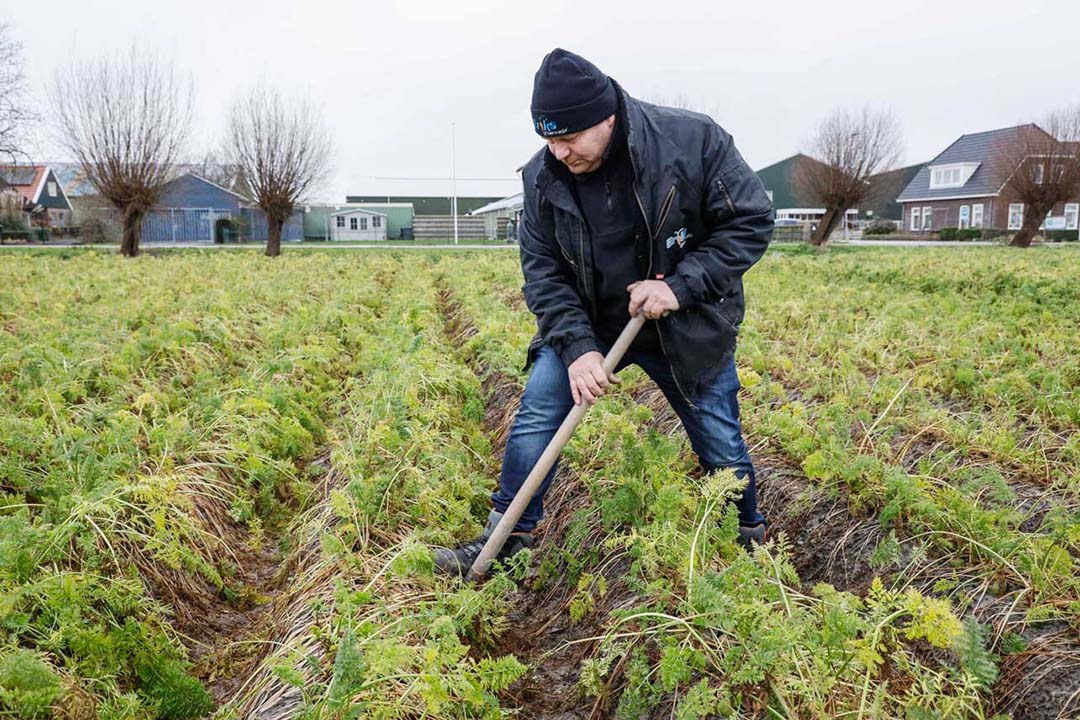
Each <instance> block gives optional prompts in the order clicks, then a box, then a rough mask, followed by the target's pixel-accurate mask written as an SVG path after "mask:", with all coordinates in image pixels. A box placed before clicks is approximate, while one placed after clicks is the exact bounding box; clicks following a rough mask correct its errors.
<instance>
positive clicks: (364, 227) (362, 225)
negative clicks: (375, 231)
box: [360, 217, 367, 230]
mask: <svg viewBox="0 0 1080 720" xmlns="http://www.w3.org/2000/svg"><path fill="white" fill-rule="evenodd" d="M360 229H361V230H367V218H366V217H362V218H360Z"/></svg>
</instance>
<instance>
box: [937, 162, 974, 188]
mask: <svg viewBox="0 0 1080 720" xmlns="http://www.w3.org/2000/svg"><path fill="white" fill-rule="evenodd" d="M978 168H979V163H954V164H952V165H931V166H930V189H931V190H937V189H938V188H958V187H963V186H964V184H965V183H966V182H967V181H968V180H970V179H971V176H972V175H974V174H975V171H976V170H977V169H978Z"/></svg>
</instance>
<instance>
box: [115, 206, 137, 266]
mask: <svg viewBox="0 0 1080 720" xmlns="http://www.w3.org/2000/svg"><path fill="white" fill-rule="evenodd" d="M142 219H143V213H142V211H141V210H136V209H135V208H130V207H128V208H124V215H123V225H124V235H123V239H122V240H121V241H120V254H121V255H124V256H126V257H135V256H136V255H138V254H139V237H140V235H141V234H142Z"/></svg>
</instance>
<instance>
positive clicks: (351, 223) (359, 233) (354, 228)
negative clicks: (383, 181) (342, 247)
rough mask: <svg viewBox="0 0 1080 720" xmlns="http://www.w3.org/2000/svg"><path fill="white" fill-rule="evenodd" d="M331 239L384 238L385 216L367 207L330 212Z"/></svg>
mask: <svg viewBox="0 0 1080 720" xmlns="http://www.w3.org/2000/svg"><path fill="white" fill-rule="evenodd" d="M330 221H331V222H330V239H331V240H385V239H386V216H385V215H383V214H382V213H377V212H375V211H373V210H368V209H367V208H348V209H346V210H339V211H338V212H334V213H331V214H330Z"/></svg>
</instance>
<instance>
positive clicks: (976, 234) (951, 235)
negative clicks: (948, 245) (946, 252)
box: [938, 227, 997, 242]
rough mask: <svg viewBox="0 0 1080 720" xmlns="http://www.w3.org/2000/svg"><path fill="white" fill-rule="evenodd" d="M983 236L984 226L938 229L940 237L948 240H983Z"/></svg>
mask: <svg viewBox="0 0 1080 720" xmlns="http://www.w3.org/2000/svg"><path fill="white" fill-rule="evenodd" d="M994 232H995V233H996V232H997V231H994ZM982 238H983V229H982V228H955V227H945V228H941V229H940V230H938V239H939V240H944V241H946V242H966V241H969V240H981V239H982Z"/></svg>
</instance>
